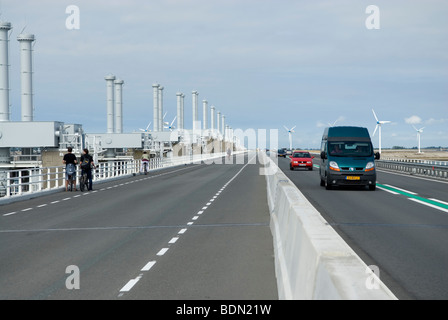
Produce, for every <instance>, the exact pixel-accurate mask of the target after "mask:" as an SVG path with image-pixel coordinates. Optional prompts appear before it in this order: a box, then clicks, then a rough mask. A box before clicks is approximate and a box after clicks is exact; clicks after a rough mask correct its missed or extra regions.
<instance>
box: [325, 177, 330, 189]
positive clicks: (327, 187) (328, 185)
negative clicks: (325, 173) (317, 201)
mask: <svg viewBox="0 0 448 320" xmlns="http://www.w3.org/2000/svg"><path fill="white" fill-rule="evenodd" d="M325 189H327V190H331V183H330V182H329V181H328V179H327V180H325Z"/></svg>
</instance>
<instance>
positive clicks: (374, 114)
mask: <svg viewBox="0 0 448 320" xmlns="http://www.w3.org/2000/svg"><path fill="white" fill-rule="evenodd" d="M372 112H373V116H374V117H375V119H376V121H377V122H378V121H379V120H378V117H377V116H376V113H375V110H373V109H372Z"/></svg>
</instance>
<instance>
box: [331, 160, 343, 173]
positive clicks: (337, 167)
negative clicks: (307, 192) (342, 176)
mask: <svg viewBox="0 0 448 320" xmlns="http://www.w3.org/2000/svg"><path fill="white" fill-rule="evenodd" d="M330 170H333V171H341V169H339V166H338V164H337V163H336V161H330Z"/></svg>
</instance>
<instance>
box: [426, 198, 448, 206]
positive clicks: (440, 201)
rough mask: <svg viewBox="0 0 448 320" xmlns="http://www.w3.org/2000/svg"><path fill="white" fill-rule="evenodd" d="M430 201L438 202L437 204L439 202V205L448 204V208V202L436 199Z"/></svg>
mask: <svg viewBox="0 0 448 320" xmlns="http://www.w3.org/2000/svg"><path fill="white" fill-rule="evenodd" d="M429 200H432V201H436V202H439V203H442V204H446V205H447V206H448V202H445V201H442V200H438V199H434V198H430V199H429Z"/></svg>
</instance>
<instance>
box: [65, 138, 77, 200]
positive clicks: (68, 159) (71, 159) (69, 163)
mask: <svg viewBox="0 0 448 320" xmlns="http://www.w3.org/2000/svg"><path fill="white" fill-rule="evenodd" d="M67 152H68V153H67V154H65V155H64V158H63V160H62V163H64V164H65V191H68V183H69V180H70V183H71V184H73V181H75V180H76V164H77V162H78V161H77V159H76V156H75V155H74V154H73V153H72V152H73V148H72V147H68V148H67ZM71 167H73V168H75V170H73V172H72V173H71V172H70V171H72V170H71ZM70 173H71V174H70ZM70 176H71V179H69V178H70ZM75 191H76V184H75Z"/></svg>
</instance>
